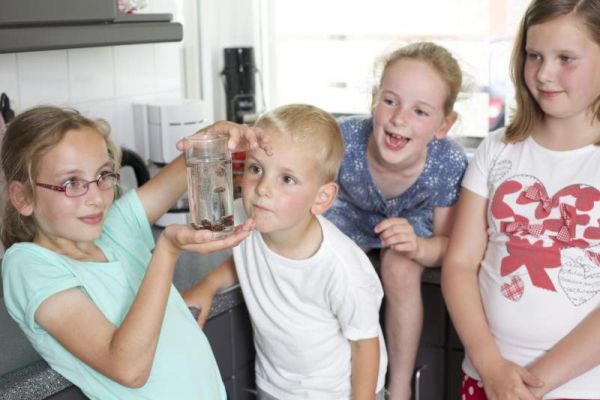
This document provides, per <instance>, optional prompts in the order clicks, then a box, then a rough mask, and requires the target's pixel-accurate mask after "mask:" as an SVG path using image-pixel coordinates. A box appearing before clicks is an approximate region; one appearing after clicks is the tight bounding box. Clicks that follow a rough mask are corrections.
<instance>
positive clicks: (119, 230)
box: [100, 190, 154, 250]
mask: <svg viewBox="0 0 600 400" xmlns="http://www.w3.org/2000/svg"><path fill="white" fill-rule="evenodd" d="M103 233H104V235H103V236H102V237H101V239H100V240H101V241H104V240H108V241H109V242H112V243H110V245H109V246H113V245H117V246H118V245H119V244H122V245H125V244H127V243H130V241H131V240H132V239H134V240H135V241H136V242H137V243H135V244H136V245H139V241H140V240H141V242H142V243H143V244H144V245H145V246H146V247H147V249H148V250H151V249H153V248H154V236H153V235H152V227H151V226H150V222H148V216H147V215H146V210H145V209H144V206H143V205H142V202H141V201H140V198H139V196H138V195H137V192H136V191H135V190H130V191H129V192H127V193H125V195H124V196H123V197H121V198H120V199H118V200H117V201H115V203H114V204H113V206H112V207H111V209H110V212H109V213H108V216H107V218H106V221H105V222H104V232H103ZM132 245H133V243H132ZM105 248H106V247H105Z"/></svg>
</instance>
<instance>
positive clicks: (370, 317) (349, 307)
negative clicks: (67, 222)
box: [332, 256, 383, 340]
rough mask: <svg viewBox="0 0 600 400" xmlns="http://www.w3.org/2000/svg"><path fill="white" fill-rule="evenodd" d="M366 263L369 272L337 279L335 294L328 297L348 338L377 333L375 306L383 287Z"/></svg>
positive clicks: (369, 336)
mask: <svg viewBox="0 0 600 400" xmlns="http://www.w3.org/2000/svg"><path fill="white" fill-rule="evenodd" d="M365 259H366V256H365ZM367 263H368V265H365V267H367V268H369V269H370V271H368V272H372V274H371V273H368V272H367V271H364V272H363V273H361V274H359V275H355V276H353V277H352V278H351V279H347V280H345V282H344V280H340V281H339V282H338V284H339V286H338V288H337V289H338V290H337V296H335V298H334V299H333V300H332V301H333V302H334V305H333V309H334V313H335V314H336V316H337V319H338V321H339V324H340V327H341V329H342V334H343V335H344V337H345V338H347V339H348V340H361V339H369V338H373V337H377V336H378V334H379V329H380V328H379V308H380V307H381V300H382V298H383V289H382V287H381V283H380V282H379V279H378V278H377V275H376V274H375V272H374V271H373V266H372V265H371V264H370V263H369V262H368V259H367Z"/></svg>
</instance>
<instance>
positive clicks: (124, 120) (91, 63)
mask: <svg viewBox="0 0 600 400" xmlns="http://www.w3.org/2000/svg"><path fill="white" fill-rule="evenodd" d="M183 2H184V0H174V1H158V0H151V1H150V2H149V3H150V5H149V7H148V8H147V9H145V10H144V11H145V12H170V13H173V14H174V16H175V19H180V15H181V6H182V5H183ZM182 48H183V43H158V44H141V45H125V46H113V47H95V48H84V49H70V50H53V51H38V52H26V53H12V54H0V92H6V93H7V94H8V96H9V97H10V99H11V105H12V106H13V109H14V110H15V112H17V113H18V112H21V111H24V110H26V109H28V108H31V107H33V106H36V105H40V104H52V105H58V106H70V107H75V108H77V109H78V110H80V111H81V112H83V113H84V114H86V115H88V116H91V117H97V118H104V119H106V120H107V121H108V122H109V123H110V125H111V127H112V132H113V137H114V138H115V140H116V141H117V142H118V143H119V144H121V145H123V146H126V147H129V148H131V149H134V150H136V149H135V145H134V135H133V114H132V103H133V102H136V101H144V100H148V99H153V98H161V99H178V98H182V97H183V96H184V94H183V93H184V74H183V63H182V58H183V56H182V54H183V52H182Z"/></svg>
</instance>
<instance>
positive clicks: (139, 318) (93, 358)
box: [35, 225, 249, 387]
mask: <svg viewBox="0 0 600 400" xmlns="http://www.w3.org/2000/svg"><path fill="white" fill-rule="evenodd" d="M248 233H249V226H246V227H245V229H241V228H238V229H237V230H236V231H235V232H234V233H233V234H232V235H230V236H228V237H227V238H225V239H222V240H215V241H208V242H207V240H209V239H211V238H212V235H211V233H210V232H206V231H196V230H194V229H192V228H191V227H188V226H182V225H172V226H169V227H167V228H166V229H165V230H164V231H163V232H162V234H161V236H160V238H159V239H158V242H157V245H156V248H155V249H154V252H153V255H152V259H151V261H150V264H149V266H148V269H147V271H146V274H145V276H144V279H143V281H142V283H141V285H140V288H139V290H138V293H137V295H136V297H135V300H134V302H133V304H132V305H131V307H130V309H129V311H128V312H127V315H126V316H125V319H124V320H123V322H122V324H121V325H120V326H118V327H117V326H115V325H113V324H112V323H111V322H110V321H108V320H107V319H106V318H105V317H104V315H103V314H102V312H101V311H100V310H99V309H98V307H97V306H96V305H95V304H94V303H93V302H92V301H91V300H90V299H89V298H88V297H87V296H86V295H85V294H84V293H83V292H82V291H81V290H80V289H79V288H74V289H69V290H66V291H63V292H59V293H57V294H55V295H53V296H51V297H49V298H48V299H46V300H45V301H44V302H42V304H41V305H40V306H39V308H38V309H37V311H36V313H35V318H36V321H37V322H38V323H39V324H40V325H41V326H42V327H43V328H44V329H46V330H47V331H48V332H49V333H50V334H51V335H52V336H53V337H54V338H55V339H56V340H58V342H60V343H61V344H62V345H63V346H64V347H65V348H66V349H67V350H69V351H70V352H71V353H73V354H74V355H75V356H76V357H77V358H79V359H80V360H82V361H83V362H85V363H86V364H88V365H90V366H91V367H92V368H94V369H96V370H98V371H100V372H101V373H102V374H104V375H106V376H107V377H109V378H111V379H113V380H115V381H117V382H119V383H121V384H122V385H125V386H129V387H140V386H142V385H143V384H144V383H145V382H146V381H147V379H148V376H149V374H150V369H151V367H152V362H153V360H154V355H155V352H156V347H157V344H158V338H159V336H160V329H161V325H162V322H163V318H164V313H165V309H166V304H167V299H168V295H169V291H170V289H171V281H172V278H173V271H174V268H175V263H176V261H177V257H178V256H179V252H180V249H186V250H191V251H197V252H200V253H207V252H211V251H216V250H220V249H224V248H228V247H232V246H235V245H236V244H238V243H239V242H240V241H241V240H243V239H244V238H245V237H246V236H247V235H248Z"/></svg>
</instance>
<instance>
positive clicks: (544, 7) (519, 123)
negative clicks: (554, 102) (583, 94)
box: [505, 0, 600, 143]
mask: <svg viewBox="0 0 600 400" xmlns="http://www.w3.org/2000/svg"><path fill="white" fill-rule="evenodd" d="M568 14H572V15H573V16H575V17H577V18H579V20H580V21H581V23H582V24H583V25H584V26H585V27H586V29H587V31H588V32H589V35H590V38H591V39H592V40H593V41H594V42H595V43H596V44H597V45H598V46H600V0H533V1H532V2H531V4H530V5H529V7H528V8H527V11H525V15H524V16H523V19H522V20H521V25H520V27H519V33H518V34H517V37H516V38H515V43H514V46H513V51H512V57H511V63H510V69H511V78H512V81H513V83H514V85H515V100H516V102H517V105H516V109H515V113H514V115H513V117H512V118H511V121H510V123H509V124H508V126H507V127H506V133H505V139H506V141H507V142H509V143H515V142H520V141H523V140H525V139H527V137H528V136H529V135H530V133H531V130H532V129H533V125H534V123H535V122H536V121H541V120H542V119H543V118H544V112H543V111H542V109H541V108H540V106H539V105H538V103H537V102H536V101H535V99H534V98H533V97H532V96H531V93H529V89H527V85H526V84H525V75H524V69H525V59H526V56H527V54H526V51H525V47H526V45H527V31H528V30H529V28H531V27H532V26H533V25H538V24H542V23H544V22H547V21H549V20H551V19H554V18H556V17H560V16H563V15H568ZM592 110H593V113H594V118H595V119H597V120H600V94H599V96H598V98H597V99H596V101H595V102H594V104H593V106H592Z"/></svg>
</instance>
